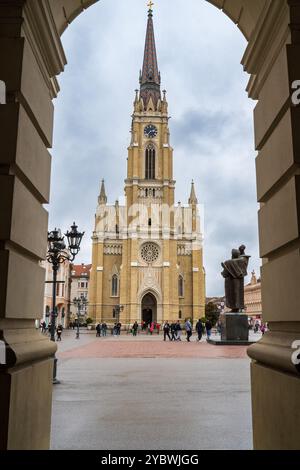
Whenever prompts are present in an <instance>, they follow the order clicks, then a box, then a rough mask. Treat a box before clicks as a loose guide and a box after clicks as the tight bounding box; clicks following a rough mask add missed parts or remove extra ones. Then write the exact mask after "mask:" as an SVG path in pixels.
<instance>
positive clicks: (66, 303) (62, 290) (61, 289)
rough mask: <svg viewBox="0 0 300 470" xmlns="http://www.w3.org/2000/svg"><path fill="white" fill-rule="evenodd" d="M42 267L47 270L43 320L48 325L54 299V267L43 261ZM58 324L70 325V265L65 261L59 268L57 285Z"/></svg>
mask: <svg viewBox="0 0 300 470" xmlns="http://www.w3.org/2000/svg"><path fill="white" fill-rule="evenodd" d="M41 264H42V266H43V267H44V268H45V270H46V277H45V292H44V309H43V320H45V322H46V324H47V325H48V323H49V322H50V321H51V311H52V297H53V283H52V280H53V271H52V265H51V264H50V263H48V262H47V261H43V262H42V263H41ZM56 308H57V317H56V324H57V325H58V324H62V325H63V327H64V328H65V327H66V326H67V325H68V312H69V308H70V263H69V262H68V261H65V262H64V263H62V264H61V265H60V266H59V270H58V273H57V284H56Z"/></svg>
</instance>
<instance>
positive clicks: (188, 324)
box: [185, 319, 193, 342]
mask: <svg viewBox="0 0 300 470" xmlns="http://www.w3.org/2000/svg"><path fill="white" fill-rule="evenodd" d="M185 331H186V340H187V341H188V342H190V341H191V336H192V334H193V331H192V324H191V322H190V319H188V320H187V321H186V322H185Z"/></svg>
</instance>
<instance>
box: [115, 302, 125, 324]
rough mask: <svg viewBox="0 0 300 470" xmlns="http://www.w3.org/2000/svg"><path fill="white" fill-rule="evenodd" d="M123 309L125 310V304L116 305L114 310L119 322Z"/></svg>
mask: <svg viewBox="0 0 300 470" xmlns="http://www.w3.org/2000/svg"><path fill="white" fill-rule="evenodd" d="M123 310H124V305H115V308H114V311H115V314H116V318H117V323H119V321H120V313H121V312H123Z"/></svg>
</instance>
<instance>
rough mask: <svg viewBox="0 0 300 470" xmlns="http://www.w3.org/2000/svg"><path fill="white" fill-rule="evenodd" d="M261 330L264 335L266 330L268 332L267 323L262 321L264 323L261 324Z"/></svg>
mask: <svg viewBox="0 0 300 470" xmlns="http://www.w3.org/2000/svg"><path fill="white" fill-rule="evenodd" d="M260 331H261V333H262V334H263V335H264V334H265V332H266V325H265V323H262V325H261V327H260Z"/></svg>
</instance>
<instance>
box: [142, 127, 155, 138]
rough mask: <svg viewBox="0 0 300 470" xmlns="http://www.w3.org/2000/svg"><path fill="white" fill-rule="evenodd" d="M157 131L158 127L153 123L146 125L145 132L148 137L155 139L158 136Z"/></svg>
mask: <svg viewBox="0 0 300 470" xmlns="http://www.w3.org/2000/svg"><path fill="white" fill-rule="evenodd" d="M157 133H158V130H157V127H155V126H154V125H153V124H149V125H148V126H146V127H145V130H144V134H145V136H146V137H149V138H150V139H153V138H154V137H156V136H157Z"/></svg>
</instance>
